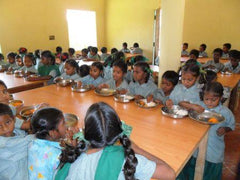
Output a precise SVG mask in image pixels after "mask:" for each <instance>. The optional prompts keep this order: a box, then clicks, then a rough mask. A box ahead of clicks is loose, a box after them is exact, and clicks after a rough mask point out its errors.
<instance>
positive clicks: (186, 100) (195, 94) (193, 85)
mask: <svg viewBox="0 0 240 180" xmlns="http://www.w3.org/2000/svg"><path fill="white" fill-rule="evenodd" d="M199 75H200V68H199V66H198V65H197V63H187V64H186V65H185V66H183V67H182V77H181V84H178V85H176V86H175V88H174V89H173V91H172V92H171V94H170V96H169V99H168V100H167V101H166V105H167V106H168V107H171V106H172V105H174V104H175V105H180V106H183V107H185V108H186V109H190V108H191V104H194V103H197V102H199V101H200V98H199V92H200V89H199V88H198V83H197V81H198V77H199Z"/></svg>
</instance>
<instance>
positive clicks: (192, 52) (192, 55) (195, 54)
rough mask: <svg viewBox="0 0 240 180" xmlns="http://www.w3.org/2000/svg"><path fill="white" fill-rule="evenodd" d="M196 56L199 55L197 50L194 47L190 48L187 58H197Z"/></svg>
mask: <svg viewBox="0 0 240 180" xmlns="http://www.w3.org/2000/svg"><path fill="white" fill-rule="evenodd" d="M198 57H199V51H198V50H196V49H192V50H191V51H190V53H189V58H190V59H195V60H197V59H198Z"/></svg>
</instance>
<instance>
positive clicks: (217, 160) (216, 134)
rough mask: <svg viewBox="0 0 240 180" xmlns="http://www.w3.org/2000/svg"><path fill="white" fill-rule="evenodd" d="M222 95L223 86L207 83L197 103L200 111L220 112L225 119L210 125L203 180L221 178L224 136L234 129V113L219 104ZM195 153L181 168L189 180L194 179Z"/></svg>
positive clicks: (216, 83)
mask: <svg viewBox="0 0 240 180" xmlns="http://www.w3.org/2000/svg"><path fill="white" fill-rule="evenodd" d="M222 95H223V87H222V85H221V84H220V83H218V82H213V83H208V84H206V85H205V86H204V87H203V94H202V97H201V98H202V100H203V101H201V102H200V103H199V105H198V106H199V109H201V108H202V111H204V110H209V111H213V112H216V113H219V114H221V115H222V116H223V117H224V118H225V121H223V122H221V123H218V124H215V125H211V126H210V130H209V134H208V142H207V152H206V157H205V167H204V173H203V180H210V179H216V180H218V179H221V176H222V167H223V160H224V149H225V144H224V136H225V134H226V133H228V132H229V131H233V130H234V129H235V118H234V115H233V114H232V112H231V111H230V110H229V109H228V108H227V107H226V106H223V105H222V104H221V98H222ZM196 108H197V107H196ZM197 154H198V151H196V152H195V153H194V155H193V157H192V158H191V159H190V161H189V163H187V166H186V167H185V168H184V170H183V173H184V176H185V177H186V178H187V179H189V180H193V179H194V170H195V165H196V157H197Z"/></svg>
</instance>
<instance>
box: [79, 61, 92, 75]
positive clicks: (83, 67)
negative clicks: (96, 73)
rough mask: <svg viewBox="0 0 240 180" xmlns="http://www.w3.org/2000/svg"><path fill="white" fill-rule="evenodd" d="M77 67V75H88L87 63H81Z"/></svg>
mask: <svg viewBox="0 0 240 180" xmlns="http://www.w3.org/2000/svg"><path fill="white" fill-rule="evenodd" d="M79 69H80V74H79V75H80V76H81V77H85V76H87V75H89V71H90V67H89V66H88V65H86V64H83V65H81V66H80V68H79Z"/></svg>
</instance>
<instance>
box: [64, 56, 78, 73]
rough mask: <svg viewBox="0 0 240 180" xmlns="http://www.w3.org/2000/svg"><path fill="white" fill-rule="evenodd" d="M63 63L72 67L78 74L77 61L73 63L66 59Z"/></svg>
mask: <svg viewBox="0 0 240 180" xmlns="http://www.w3.org/2000/svg"><path fill="white" fill-rule="evenodd" d="M65 63H66V64H69V65H70V66H71V67H74V68H75V70H76V73H77V74H80V68H79V66H78V63H77V61H75V60H74V59H68V60H67V61H66V62H65Z"/></svg>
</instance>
